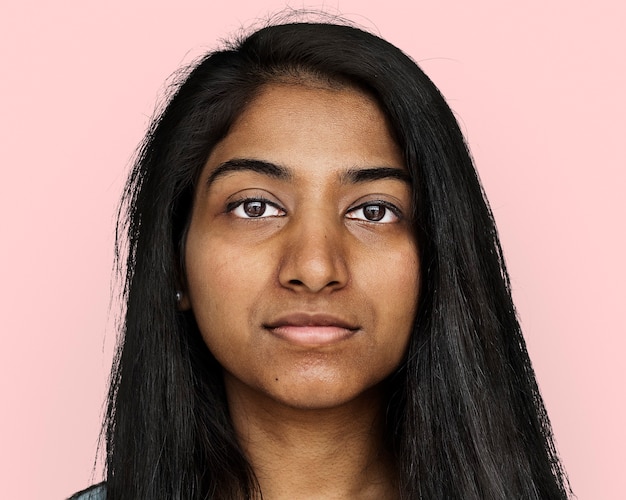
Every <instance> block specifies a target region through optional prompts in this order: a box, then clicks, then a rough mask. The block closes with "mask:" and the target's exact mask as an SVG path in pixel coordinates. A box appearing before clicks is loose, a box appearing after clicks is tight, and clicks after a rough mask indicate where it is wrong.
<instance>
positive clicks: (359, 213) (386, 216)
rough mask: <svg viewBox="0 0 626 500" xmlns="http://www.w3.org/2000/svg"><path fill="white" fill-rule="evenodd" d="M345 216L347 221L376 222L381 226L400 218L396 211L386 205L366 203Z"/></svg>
mask: <svg viewBox="0 0 626 500" xmlns="http://www.w3.org/2000/svg"><path fill="white" fill-rule="evenodd" d="M346 216H347V217H348V218H349V219H357V220H364V221H367V222H378V223H382V224H385V223H389V222H396V221H397V220H398V219H399V218H400V217H399V215H398V212H397V209H394V208H392V207H390V206H389V205H387V204H386V203H367V204H365V205H361V206H359V207H356V208H353V209H351V210H350V211H348V213H347V214H346Z"/></svg>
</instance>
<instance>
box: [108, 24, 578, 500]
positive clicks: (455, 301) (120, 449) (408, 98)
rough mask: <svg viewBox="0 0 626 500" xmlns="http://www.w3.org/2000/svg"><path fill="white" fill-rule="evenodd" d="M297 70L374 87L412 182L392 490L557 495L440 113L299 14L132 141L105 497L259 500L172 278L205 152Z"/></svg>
mask: <svg viewBox="0 0 626 500" xmlns="http://www.w3.org/2000/svg"><path fill="white" fill-rule="evenodd" d="M307 77H309V78H315V79H318V80H319V79H323V80H325V81H328V82H331V83H332V82H334V83H337V84H349V85H352V86H355V87H357V88H359V89H362V90H363V91H365V92H367V93H369V94H370V95H372V96H374V98H375V99H376V100H377V102H378V104H379V106H380V107H381V109H382V110H383V112H384V113H385V115H386V116H387V119H388V120H389V123H390V125H391V128H392V130H393V133H394V134H395V139H396V140H397V142H398V144H399V146H400V148H401V150H402V152H403V154H404V160H405V162H406V166H407V168H408V171H409V173H410V175H411V178H412V184H413V207H414V217H413V220H414V230H415V234H416V236H417V239H418V244H419V248H420V260H421V273H422V277H421V285H420V286H421V289H420V295H419V305H418V312H417V316H416V319H415V324H414V329H413V332H412V336H411V340H410V345H409V348H408V352H407V354H406V357H405V359H404V361H403V363H402V365H401V366H400V367H399V368H398V370H397V372H396V373H394V375H392V377H391V378H390V380H389V381H388V382H389V387H390V390H389V401H388V408H387V411H386V415H387V418H386V426H387V427H386V430H387V436H388V441H389V446H390V449H391V450H392V453H393V455H394V457H395V460H396V465H397V470H398V474H399V478H400V483H399V493H398V496H399V497H401V498H402V499H465V500H468V499H476V500H478V499H480V500H485V499H557V498H567V496H568V494H569V493H570V491H569V486H568V484H567V480H566V478H565V474H564V472H563V470H562V468H561V465H560V463H559V460H558V457H557V454H556V451H555V448H554V444H553V440H552V434H551V429H550V424H549V421H548V417H547V415H546V412H545V409H544V405H543V402H542V399H541V397H540V394H539V390H538V388H537V384H536V381H535V377H534V374H533V370H532V368H531V364H530V360H529V358H528V354H527V352H526V348H525V344H524V340H523V338H522V335H521V331H520V327H519V323H518V321H517V317H516V312H515V309H514V306H513V303H512V300H511V293H510V286H509V278H508V275H507V271H506V268H505V264H504V260H503V256H502V250H501V248H500V244H499V241H498V235H497V232H496V227H495V224H494V220H493V216H492V214H491V211H490V209H489V206H488V203H487V201H486V199H485V195H484V192H483V190H482V188H481V185H480V182H479V180H478V177H477V174H476V172H475V170H474V166H473V163H472V160H471V157H470V154H469V152H468V149H467V147H466V144H465V141H464V139H463V136H462V134H461V132H460V130H459V127H458V125H457V122H456V120H455V118H454V116H453V114H452V112H451V110H450V108H449V107H448V106H447V104H446V103H445V101H444V99H443V97H442V96H441V95H440V93H439V91H438V90H437V88H436V87H435V86H434V85H433V83H432V82H431V81H430V80H429V79H428V77H427V76H426V75H425V74H424V73H423V72H422V71H421V70H420V69H419V67H418V66H417V65H416V64H415V63H414V62H413V61H412V60H411V59H410V58H409V57H407V56H406V55H405V54H404V53H402V52H401V51H400V50H399V49H397V48H396V47H394V46H393V45H391V44H389V43H388V42H386V41H384V40H382V39H381V38H379V37H377V36H374V35H372V34H369V33H366V32H364V31H362V30H360V29H357V28H353V27H350V26H345V25H338V24H327V23H293V24H281V25H274V26H268V27H265V28H262V29H260V30H258V31H256V32H255V33H253V34H251V35H249V36H247V37H245V38H242V39H241V40H239V41H238V42H236V43H233V44H231V45H229V46H228V47H227V48H225V49H223V50H219V51H216V52H212V53H210V54H208V55H207V56H205V57H204V58H203V59H202V60H201V61H200V62H199V63H197V64H196V65H195V66H194V67H193V69H191V70H190V71H189V72H188V74H186V75H185V77H184V78H183V79H182V82H181V83H180V85H179V86H178V87H177V90H176V91H175V92H174V94H173V96H172V97H171V99H170V100H169V103H168V104H167V105H166V106H165V108H164V109H163V111H162V112H161V113H160V114H159V116H158V117H157V118H156V119H155V120H154V121H153V123H152V125H151V127H150V129H149V131H148V133H147V136H146V138H145V140H144V142H143V143H142V146H141V148H140V150H139V152H138V155H137V159H136V162H135V165H134V168H133V170H132V172H131V175H130V178H129V181H128V183H127V186H126V189H125V195H124V201H123V206H122V207H123V208H122V210H121V212H120V221H119V223H118V242H117V256H118V259H119V261H120V262H121V263H122V264H123V267H124V268H125V273H126V275H125V279H124V292H123V293H124V301H125V312H124V319H123V324H122V332H121V337H120V343H119V349H118V352H117V355H116V358H115V364H114V368H113V372H112V378H111V386H110V393H109V403H108V411H107V414H106V420H105V427H104V435H105V439H106V474H107V475H106V488H107V498H108V500H120V499H133V500H138V499H155V498H168V499H170V498H171V499H185V500H188V499H207V498H211V499H212V498H216V499H237V498H240V499H252V498H260V492H259V489H258V484H257V482H256V480H255V476H254V472H253V470H252V468H251V466H250V464H249V462H248V460H247V459H246V456H245V454H244V453H243V451H242V449H241V448H240V446H239V444H238V442H237V439H236V437H235V433H234V430H233V427H232V424H231V420H230V417H229V414H228V409H227V405H226V397H225V391H224V387H223V380H222V375H221V368H220V366H219V365H218V363H217V362H216V361H215V359H214V358H213V356H212V355H211V353H210V352H209V350H208V348H207V347H206V345H205V344H204V342H203V341H202V339H201V336H200V334H199V331H198V328H197V326H196V323H195V320H194V318H193V313H191V312H182V311H179V310H178V308H177V304H176V298H175V291H176V290H177V288H179V287H180V286H181V284H184V262H181V255H182V254H183V252H182V249H183V246H184V240H185V234H186V228H187V224H188V221H189V217H190V209H191V204H192V197H193V192H194V189H195V183H196V182H197V179H198V176H199V173H200V171H201V169H202V167H203V166H204V164H205V162H206V160H207V158H208V156H209V154H210V152H211V150H212V148H213V147H214V146H215V145H216V143H217V142H218V141H220V140H221V139H222V138H224V137H225V135H226V134H227V133H228V131H229V127H230V126H231V125H232V124H233V122H234V120H235V119H236V118H237V117H238V116H239V115H240V114H241V113H242V112H243V111H244V110H245V109H246V106H247V105H248V104H249V103H250V102H251V101H252V100H253V99H254V97H255V95H257V94H258V92H259V91H260V89H261V88H262V87H263V86H264V85H268V84H271V83H272V82H276V81H280V80H282V79H285V78H288V79H289V78H292V79H293V78H307Z"/></svg>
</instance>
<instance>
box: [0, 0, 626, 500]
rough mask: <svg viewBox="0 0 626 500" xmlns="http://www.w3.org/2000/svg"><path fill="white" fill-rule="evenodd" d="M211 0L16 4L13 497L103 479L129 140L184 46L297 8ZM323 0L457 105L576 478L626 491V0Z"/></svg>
mask: <svg viewBox="0 0 626 500" xmlns="http://www.w3.org/2000/svg"><path fill="white" fill-rule="evenodd" d="M211 3H212V2H209V1H205V2H201V1H197V2H191V1H179V2H177V3H176V6H175V4H174V2H167V3H166V2H155V1H149V2H148V1H145V0H144V1H135V2H122V1H120V0H115V1H109V2H107V3H106V6H105V3H104V2H102V3H99V4H97V3H96V2H84V1H83V2H79V1H73V2H69V1H57V2H44V1H37V2H29V1H27V0H26V1H21V2H17V1H13V2H11V1H5V2H3V6H2V9H1V11H2V13H1V14H0V38H1V40H0V41H1V43H0V56H1V57H0V61H1V64H2V65H3V70H2V79H1V80H0V100H1V103H0V105H1V106H0V127H1V130H0V137H1V138H0V153H1V154H0V158H1V161H2V167H1V168H2V182H1V184H0V190H1V195H0V217H1V218H2V225H1V228H2V245H1V246H0V266H1V267H0V276H2V284H3V286H2V292H1V294H2V297H1V300H0V308H1V310H0V312H1V315H0V325H1V326H0V331H1V332H2V349H1V350H0V370H2V373H1V375H0V384H1V385H0V389H1V394H0V401H1V405H2V407H1V413H0V497H2V498H19V499H43V498H64V497H65V496H67V495H69V494H70V493H71V492H72V491H75V490H77V489H80V488H83V487H85V486H86V485H87V484H88V483H90V481H93V480H97V479H98V478H99V477H100V470H101V469H100V466H96V469H95V472H93V464H94V458H95V452H96V442H97V437H98V431H99V422H100V417H101V411H102V404H103V400H104V396H105V387H106V380H107V376H108V370H109V366H110V362H111V353H112V347H113V345H114V341H115V330H114V318H115V314H114V313H115V308H114V307H113V308H112V312H111V311H110V310H109V302H110V277H111V265H112V244H113V215H114V211H115V207H116V202H117V199H118V196H119V193H120V189H121V185H122V182H123V180H124V178H125V175H126V171H127V167H128V162H129V159H130V157H131V155H132V153H133V150H134V148H135V146H136V145H137V143H138V142H139V140H140V139H141V137H142V134H143V131H144V130H145V127H146V125H147V124H148V119H149V116H150V115H151V114H152V111H153V109H154V104H155V102H157V100H158V99H159V97H160V96H162V95H163V90H164V88H165V87H164V85H165V84H164V82H165V81H166V80H167V78H168V76H169V75H170V74H171V73H172V72H173V71H174V70H175V69H176V68H177V67H179V66H180V65H181V63H184V62H189V61H191V60H192V59H193V58H194V57H195V56H197V55H199V54H200V53H202V51H203V50H205V49H209V48H213V47H215V45H216V41H217V40H218V39H220V38H223V37H225V36H227V35H228V34H230V33H232V32H233V31H237V30H238V29H239V28H240V26H242V25H244V26H248V25H250V23H251V21H254V20H255V19H259V18H262V17H265V16H266V15H267V14H268V13H271V12H276V11H278V10H280V9H282V8H283V7H284V6H285V3H284V2H283V1H265V2H264V3H263V6H262V7H259V6H257V5H259V2H253V1H243V0H231V1H226V2H220V4H224V6H220V7H213V6H212V5H211ZM213 4H216V2H213ZM409 4H411V5H412V6H410V7H408V6H407V5H409ZM322 5H323V6H324V7H325V9H326V10H327V11H329V12H335V13H336V12H340V13H343V14H346V15H347V16H348V17H349V18H351V19H352V20H354V21H356V22H358V23H359V24H361V25H363V26H365V27H369V28H373V29H374V30H375V31H377V32H379V33H380V34H381V35H382V36H383V37H385V38H387V39H388V40H390V41H391V42H393V43H395V44H396V45H398V46H400V47H401V48H402V49H404V50H405V51H406V52H408V53H409V54H410V55H411V56H412V57H413V58H415V59H416V60H417V61H418V62H420V63H421V65H422V67H423V68H424V70H425V71H426V72H427V73H428V74H429V75H430V76H431V77H432V79H433V80H434V81H435V82H436V83H437V84H438V85H439V87H440V88H441V90H442V92H443V93H444V95H445V96H446V97H447V99H448V101H449V103H450V105H451V106H452V108H453V109H454V110H455V112H456V114H457V116H458V117H459V119H460V121H461V123H462V127H463V129H464V131H465V133H466V135H467V138H468V141H469V143H470V145H471V148H472V151H473V154H474V156H475V159H476V163H477V165H478V169H479V172H480V175H481V177H482V180H483V182H484V185H485V189H486V191H487V194H488V195H489V198H490V200H491V203H492V207H493V210H494V212H495V216H496V219H497V222H498V224H499V228H500V232H501V237H502V243H503V246H504V250H505V254H506V256H507V261H508V265H509V270H510V273H511V277H512V281H513V286H514V291H515V299H516V303H517V305H518V308H519V313H520V316H521V320H522V324H523V327H524V330H525V335H526V338H527V342H528V348H529V351H530V354H531V357H532V359H533V362H534V366H535V369H536V372H537V377H538V380H539V384H540V387H541V390H542V392H543V395H544V397H545V401H546V404H547V407H548V410H549V413H550V415H551V418H552V422H553V425H554V433H555V436H556V441H557V444H558V447H559V449H560V452H561V455H562V458H563V461H564V463H565V466H566V468H567V470H568V471H569V474H570V479H571V483H572V486H573V488H574V490H575V492H576V493H577V495H578V497H579V498H581V499H616V498H624V493H623V490H624V488H623V485H622V482H623V474H624V467H625V466H626V460H625V452H624V450H625V449H626V438H625V432H624V422H625V421H626V405H625V401H624V389H623V385H624V382H625V376H624V375H625V373H624V365H625V364H626V362H625V361H624V352H625V351H626V341H625V334H626V324H625V320H624V312H625V307H624V303H625V298H626V297H625V293H624V282H626V272H625V265H624V258H625V257H624V256H626V249H625V248H624V247H625V236H624V229H625V223H624V218H625V216H626V207H625V204H624V198H625V197H626V195H625V194H624V190H625V188H626V183H625V180H626V179H625V175H624V169H625V167H626V155H625V153H624V149H625V140H624V138H625V135H626V134H625V133H626V126H625V125H624V123H625V117H626V99H625V97H624V94H625V89H626V76H625V74H626V70H625V61H626V57H625V55H624V52H625V49H626V39H625V35H624V23H625V21H626V15H625V14H626V10H625V8H624V7H622V5H624V4H623V2H621V1H620V0H598V1H596V2H594V3H592V2H582V1H578V2H572V1H571V0H570V1H566V0H552V1H546V0H527V1H526V2H516V3H515V4H513V3H512V2H502V1H499V0H490V1H472V2H461V1H459V2H454V1H452V0H445V1H442V0H438V1H414V2H408V0H405V1H400V0H385V1H380V2H373V1H369V0H365V1H364V0H360V1H357V0H335V1H327V2H325V3H324V4H322ZM592 5H593V6H592ZM291 6H292V7H303V6H306V7H319V6H320V4H315V3H311V4H307V3H300V2H295V1H294V2H292V3H291ZM92 474H93V475H92Z"/></svg>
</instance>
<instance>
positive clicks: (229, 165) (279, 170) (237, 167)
mask: <svg viewBox="0 0 626 500" xmlns="http://www.w3.org/2000/svg"><path fill="white" fill-rule="evenodd" d="M245 170H248V171H252V172H257V173H260V174H263V175H267V176H269V177H274V178H275V179H280V180H285V181H288V180H291V179H293V173H292V172H291V170H289V169H288V168H287V167H283V166H281V165H276V164H275V163H272V162H269V161H264V160H255V159H249V158H234V159H232V160H228V161H225V162H224V163H221V164H220V165H218V167H217V168H216V169H215V170H213V172H211V174H210V175H209V178H208V179H207V182H206V185H207V188H208V187H209V186H211V184H213V182H215V181H216V180H217V179H218V178H220V177H222V176H224V175H226V174H229V173H231V172H241V171H245ZM384 179H397V180H399V181H402V182H405V183H407V184H409V185H411V184H412V181H411V176H410V175H409V173H408V172H407V171H406V170H402V169H399V168H393V167H371V168H367V167H366V168H357V167H355V168H350V169H348V170H346V171H344V172H342V173H341V179H340V181H341V183H342V184H360V183H363V182H372V181H378V180H384Z"/></svg>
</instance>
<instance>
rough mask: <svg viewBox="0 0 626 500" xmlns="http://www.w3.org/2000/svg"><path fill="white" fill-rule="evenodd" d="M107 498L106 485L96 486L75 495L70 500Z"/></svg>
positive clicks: (99, 499) (102, 499)
mask: <svg viewBox="0 0 626 500" xmlns="http://www.w3.org/2000/svg"><path fill="white" fill-rule="evenodd" d="M106 496H107V492H106V485H105V484H104V483H100V484H95V485H93V486H90V487H89V488H87V489H86V490H82V491H79V492H77V493H74V494H73V495H72V496H71V497H70V498H69V499H68V500H105V499H106Z"/></svg>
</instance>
